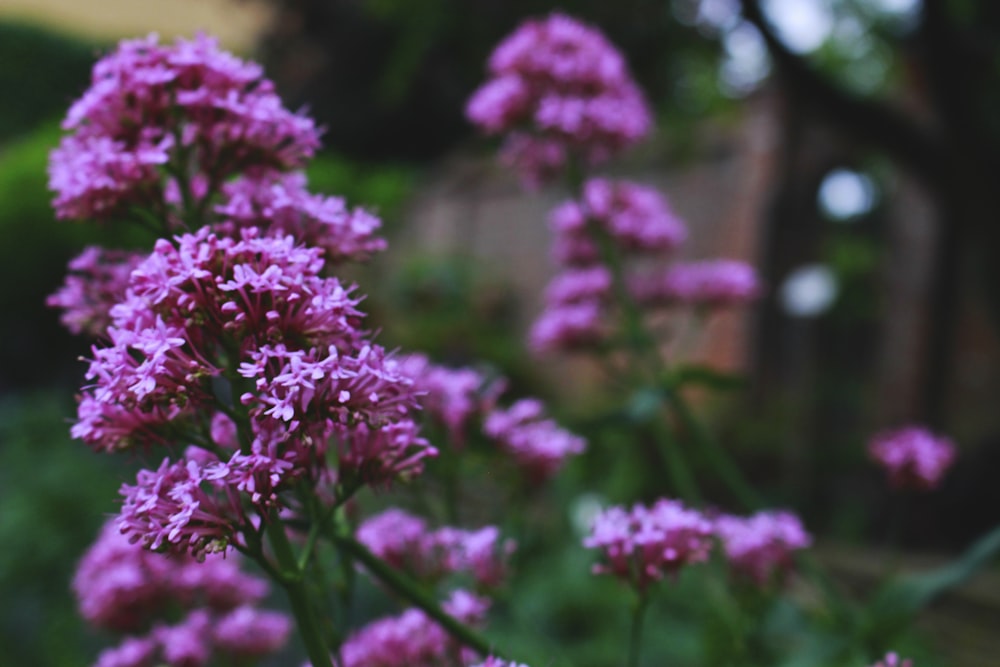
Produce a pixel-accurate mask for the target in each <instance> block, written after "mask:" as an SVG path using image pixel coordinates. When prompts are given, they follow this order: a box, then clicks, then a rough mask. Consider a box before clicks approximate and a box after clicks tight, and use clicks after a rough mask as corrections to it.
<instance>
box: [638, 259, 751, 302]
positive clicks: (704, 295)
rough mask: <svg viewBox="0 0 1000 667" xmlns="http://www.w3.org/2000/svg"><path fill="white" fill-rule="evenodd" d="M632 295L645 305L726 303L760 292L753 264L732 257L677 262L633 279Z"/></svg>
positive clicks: (747, 297) (744, 299)
mask: <svg viewBox="0 0 1000 667" xmlns="http://www.w3.org/2000/svg"><path fill="white" fill-rule="evenodd" d="M631 288H632V292H633V293H634V295H635V298H636V299H637V300H638V301H639V302H641V303H645V304H666V305H670V304H684V305H689V306H702V307H705V306H729V305H737V304H741V303H747V302H749V301H752V300H753V299H756V298H757V296H758V295H759V294H760V283H759V281H758V279H757V273H756V272H755V271H754V269H753V267H752V266H750V265H748V264H745V263H743V262H738V261H735V260H724V259H717V260H708V261H702V262H687V263H678V264H674V265H672V266H670V267H668V268H667V269H666V270H665V271H662V272H660V273H654V274H652V275H650V276H645V277H642V278H640V279H637V280H635V281H633V284H632V285H631Z"/></svg>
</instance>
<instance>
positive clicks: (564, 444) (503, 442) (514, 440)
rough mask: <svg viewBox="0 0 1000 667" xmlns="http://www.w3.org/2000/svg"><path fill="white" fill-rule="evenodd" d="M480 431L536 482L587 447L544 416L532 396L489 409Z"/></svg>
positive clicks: (539, 404)
mask: <svg viewBox="0 0 1000 667" xmlns="http://www.w3.org/2000/svg"><path fill="white" fill-rule="evenodd" d="M483 432H484V433H485V434H486V435H487V436H488V437H490V438H492V439H493V440H495V441H496V442H497V444H498V445H499V446H500V449H501V450H502V451H504V452H507V453H508V454H509V455H510V456H511V458H512V459H513V460H514V463H515V464H516V465H517V466H518V467H519V468H520V469H521V470H522V471H524V473H525V474H526V475H528V477H530V478H531V479H533V480H536V481H542V480H546V479H548V478H550V477H551V476H552V475H554V474H555V473H556V472H557V471H558V470H559V469H560V468H561V467H562V466H563V464H564V463H565V462H566V459H567V458H569V457H570V456H575V455H578V454H582V453H583V451H584V449H585V448H586V446H587V442H586V440H584V439H583V438H581V437H580V436H577V435H573V434H572V433H570V432H569V431H566V430H564V429H563V428H562V427H560V426H559V425H558V424H557V423H556V422H555V421H554V420H552V419H549V418H547V417H546V416H545V407H544V406H543V405H542V403H541V401H539V400H537V399H532V398H527V399H521V400H519V401H517V402H515V403H514V404H513V405H511V406H510V407H509V408H507V409H506V410H504V409H500V408H498V409H496V410H494V411H493V412H491V413H490V414H489V416H487V417H486V421H485V422H484V423H483Z"/></svg>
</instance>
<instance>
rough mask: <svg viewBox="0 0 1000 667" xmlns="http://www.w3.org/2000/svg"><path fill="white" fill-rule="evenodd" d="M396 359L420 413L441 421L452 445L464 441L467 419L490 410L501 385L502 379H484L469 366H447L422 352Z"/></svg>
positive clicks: (457, 444) (460, 443) (500, 389)
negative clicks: (418, 405)
mask: <svg viewBox="0 0 1000 667" xmlns="http://www.w3.org/2000/svg"><path fill="white" fill-rule="evenodd" d="M398 361H399V365H400V369H401V370H402V372H403V373H405V374H406V375H408V376H410V377H411V378H413V391H414V392H415V393H417V394H418V395H419V399H418V400H419V401H420V407H421V408H423V411H424V414H427V415H429V416H430V417H432V418H433V419H435V420H437V421H438V422H440V423H442V424H444V426H445V428H446V429H447V430H448V435H449V438H450V439H451V442H452V444H454V445H456V446H461V445H463V444H464V443H465V435H466V428H467V426H468V424H469V422H470V421H471V420H472V419H473V418H474V417H476V416H478V415H482V414H483V413H485V412H487V411H488V410H490V409H491V408H492V407H493V405H494V403H495V402H496V398H497V396H498V394H499V393H500V391H502V390H503V387H504V381H503V380H499V381H494V382H488V381H487V379H486V378H485V377H484V376H483V375H482V374H481V373H479V372H477V371H475V370H473V369H471V368H448V367H447V366H441V365H439V364H434V363H431V361H430V359H428V358H427V357H426V356H425V355H422V354H407V355H405V356H402V357H400V358H399V359H398Z"/></svg>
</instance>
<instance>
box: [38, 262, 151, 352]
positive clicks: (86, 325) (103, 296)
mask: <svg viewBox="0 0 1000 667" xmlns="http://www.w3.org/2000/svg"><path fill="white" fill-rule="evenodd" d="M142 259H143V255H142V254H140V253H137V252H129V251H124V250H105V249H103V248H100V247H98V246H88V247H87V248H85V249H84V251H83V252H82V253H80V255H78V256H77V257H76V258H74V259H73V260H71V261H70V263H69V271H70V272H69V275H67V276H66V282H65V283H64V284H63V286H62V287H60V288H59V289H58V290H57V291H56V292H55V293H54V294H52V295H51V296H50V297H49V298H48V299H47V300H46V301H45V303H46V305H48V306H50V307H52V308H58V309H60V310H62V315H60V317H59V320H60V321H61V322H62V324H63V326H65V327H66V328H67V329H69V330H70V331H71V332H72V333H74V334H77V335H79V334H87V335H88V336H92V337H97V336H100V335H102V334H103V333H104V332H105V330H106V329H107V328H108V325H109V324H111V315H110V311H111V308H112V306H114V305H115V304H117V303H118V302H119V301H120V300H121V298H122V297H123V296H124V295H125V288H126V286H127V285H128V277H129V274H130V273H132V269H134V268H135V267H136V266H138V265H139V263H140V262H142Z"/></svg>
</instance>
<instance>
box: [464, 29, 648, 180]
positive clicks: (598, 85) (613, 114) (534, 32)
mask: <svg viewBox="0 0 1000 667" xmlns="http://www.w3.org/2000/svg"><path fill="white" fill-rule="evenodd" d="M489 71H490V75H491V77H492V78H491V79H490V80H488V81H487V82H486V83H485V84H484V85H483V86H482V87H481V88H480V89H479V90H477V91H476V92H475V93H474V94H473V96H472V98H471V99H470V100H469V102H468V105H467V107H466V114H467V116H468V117H469V120H470V121H472V123H474V124H475V125H477V126H479V127H480V128H481V129H483V130H484V131H486V132H488V133H490V134H498V133H509V137H508V141H507V143H506V144H505V145H504V148H503V149H502V152H501V159H502V160H503V161H505V162H507V163H509V164H512V165H514V166H515V167H517V168H518V170H519V171H520V172H521V173H522V177H523V179H524V180H525V182H526V183H529V184H537V183H539V182H542V181H544V180H547V179H549V178H551V177H552V176H554V175H555V174H557V173H559V172H560V171H561V170H562V169H564V168H565V166H566V165H567V163H568V162H569V161H570V159H571V158H578V159H580V160H582V161H583V162H584V163H586V164H588V165H595V164H598V163H600V162H604V161H606V160H607V159H609V158H610V157H612V156H613V155H614V154H616V153H618V152H619V151H621V150H622V149H624V148H626V147H628V146H630V145H632V144H634V143H635V142H637V141H638V140H639V139H641V138H642V137H643V136H645V135H646V134H647V133H648V132H649V129H650V126H651V118H650V113H649V109H648V108H647V106H646V102H645V100H644V99H643V96H642V93H640V92H639V89H638V88H637V87H636V85H635V83H634V82H633V81H632V79H631V76H630V74H629V72H628V69H627V67H626V66H625V61H624V59H623V58H622V56H621V54H620V53H618V51H617V50H616V49H615V48H614V47H613V46H612V45H611V44H610V43H609V42H608V41H607V40H606V39H605V38H604V36H603V35H602V34H601V33H600V32H599V31H598V30H597V29H595V28H592V27H590V26H587V25H585V24H583V23H581V22H579V21H577V20H576V19H573V18H570V17H568V16H566V15H563V14H558V13H555V14H552V15H550V16H549V17H547V18H544V19H535V20H529V21H526V22H525V23H523V24H522V25H521V26H520V27H519V28H518V29H517V30H516V31H515V32H514V33H513V34H511V35H510V36H509V37H507V38H506V39H505V40H504V41H503V42H501V43H500V45H499V46H497V48H496V50H495V51H494V52H493V55H492V56H491V57H490V61H489Z"/></svg>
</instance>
